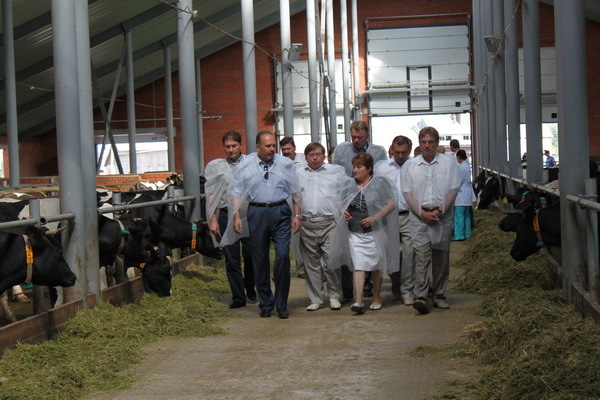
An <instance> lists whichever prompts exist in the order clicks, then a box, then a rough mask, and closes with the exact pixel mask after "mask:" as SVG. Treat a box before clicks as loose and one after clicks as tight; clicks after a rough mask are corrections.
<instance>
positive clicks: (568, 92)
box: [527, 0, 589, 300]
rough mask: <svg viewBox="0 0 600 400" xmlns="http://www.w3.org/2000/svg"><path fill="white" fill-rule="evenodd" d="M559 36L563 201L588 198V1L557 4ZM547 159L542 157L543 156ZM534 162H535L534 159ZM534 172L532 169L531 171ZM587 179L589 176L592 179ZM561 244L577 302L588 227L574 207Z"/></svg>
mask: <svg viewBox="0 0 600 400" xmlns="http://www.w3.org/2000/svg"><path fill="white" fill-rule="evenodd" d="M554 21H555V29H554V31H555V35H556V40H555V41H556V59H557V60H559V61H558V62H557V69H556V77H557V93H558V109H559V115H558V144H559V152H560V155H561V163H560V172H559V173H560V179H559V184H560V189H561V194H562V195H561V200H563V198H564V197H566V196H567V195H570V194H575V193H584V192H585V187H584V183H583V181H582V179H581V171H588V169H589V165H588V157H587V155H588V154H589V144H588V143H589V142H588V101H587V96H585V95H582V94H585V93H587V91H588V87H587V67H586V35H585V26H586V20H585V15H584V2H583V0H557V1H555V2H554ZM540 157H541V151H540ZM528 158H529V156H528ZM527 168H529V163H528V165H527ZM586 175H587V173H586ZM560 213H561V214H560V216H561V224H562V229H561V240H562V243H563V246H564V247H567V248H569V251H568V252H563V254H562V265H563V290H564V291H565V292H566V295H567V298H568V299H569V300H572V297H573V296H572V286H573V285H572V283H577V284H580V285H581V286H584V283H583V279H584V277H585V276H587V275H588V273H587V271H586V265H585V262H586V260H585V256H584V255H585V253H586V243H585V242H583V241H581V240H578V234H579V229H580V227H582V226H583V225H584V224H585V218H586V216H585V213H584V212H583V211H582V210H581V209H579V208H577V207H575V206H574V205H570V206H563V207H561V209H560Z"/></svg>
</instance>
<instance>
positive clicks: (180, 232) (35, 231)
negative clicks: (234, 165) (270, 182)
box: [0, 189, 221, 318]
mask: <svg viewBox="0 0 600 400" xmlns="http://www.w3.org/2000/svg"><path fill="white" fill-rule="evenodd" d="M165 197H166V190H164V189H162V190H151V191H143V192H139V193H135V192H126V193H125V192H124V193H122V194H121V200H120V201H121V203H128V204H137V203H143V202H148V201H154V200H160V199H163V198H165ZM2 200H5V199H2ZM2 200H0V222H8V221H15V220H19V219H22V218H23V217H25V216H28V215H23V214H28V211H27V212H26V211H25V209H26V208H28V204H29V201H28V200H8V201H6V200H5V201H2ZM58 202H59V199H58V198H42V199H40V204H42V206H41V208H42V209H43V208H44V207H46V208H47V205H48V204H50V203H54V204H58ZM108 204H109V203H106V200H105V199H103V200H102V201H101V200H100V197H99V204H98V206H99V207H103V206H104V207H105V206H106V205H108ZM55 207H56V206H55ZM180 210H181V208H180ZM56 214H58V212H57V213H56ZM43 215H51V214H43ZM106 215H107V214H98V247H99V256H100V267H107V266H112V265H114V264H115V260H116V258H117V256H119V257H120V258H121V259H122V260H123V264H124V266H125V268H129V267H135V268H139V270H140V271H141V273H142V276H143V279H144V285H145V286H146V288H147V289H149V290H150V291H152V292H154V293H156V294H157V295H158V296H169V295H170V294H171V261H170V259H171V257H170V256H171V249H174V248H181V249H190V250H191V251H196V252H199V253H201V254H203V255H205V256H208V257H212V258H217V259H219V258H221V250H220V249H219V248H215V247H214V245H213V241H212V239H211V237H210V232H209V230H208V225H207V223H206V222H205V221H204V220H203V219H201V220H199V221H195V222H188V221H187V220H185V219H184V218H183V217H182V215H181V211H180V212H174V211H172V210H171V207H169V206H168V205H154V206H149V207H144V208H136V209H132V210H128V211H126V212H123V213H119V214H117V213H114V214H112V215H114V217H113V218H110V217H108V216H106ZM60 230H62V229H48V228H47V227H37V226H27V227H17V228H11V229H7V230H0V293H4V292H5V291H7V290H8V289H10V288H11V287H13V286H15V285H20V284H23V283H29V282H31V283H33V284H34V285H37V286H48V287H57V286H62V287H69V286H73V285H74V284H75V280H76V276H75V274H74V273H73V272H72V269H71V268H70V267H69V265H68V264H67V262H66V261H65V259H64V257H63V249H62V246H61V242H60V236H59V235H58V233H59V231H60ZM51 293H52V292H51ZM5 312H6V311H5ZM13 318H14V317H13Z"/></svg>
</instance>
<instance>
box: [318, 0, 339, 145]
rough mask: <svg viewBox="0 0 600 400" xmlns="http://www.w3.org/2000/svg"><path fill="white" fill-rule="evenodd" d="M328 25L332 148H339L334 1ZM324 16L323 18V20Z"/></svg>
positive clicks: (329, 1)
mask: <svg viewBox="0 0 600 400" xmlns="http://www.w3.org/2000/svg"><path fill="white" fill-rule="evenodd" d="M326 6H327V8H326V12H325V13H326V14H327V15H326V16H325V18H326V25H327V77H328V81H329V82H328V87H329V126H330V132H331V133H330V138H329V141H330V146H331V147H335V146H337V132H338V129H337V105H336V91H335V31H334V24H333V0H326ZM322 17H323V16H321V18H322Z"/></svg>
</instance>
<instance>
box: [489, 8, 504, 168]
mask: <svg viewBox="0 0 600 400" xmlns="http://www.w3.org/2000/svg"><path fill="white" fill-rule="evenodd" d="M503 1H504V0H494V3H493V17H494V37H496V38H498V39H501V38H502V37H503V35H504V7H503ZM504 60H505V58H504V45H503V44H501V46H500V49H498V52H497V53H496V58H495V62H494V94H495V99H494V103H495V106H496V108H495V110H494V116H495V122H496V126H495V128H496V129H495V131H496V151H495V154H496V162H497V165H498V171H502V172H508V163H507V161H508V152H507V138H506V76H505V74H506V69H505V67H504Z"/></svg>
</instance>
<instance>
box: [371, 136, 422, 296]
mask: <svg viewBox="0 0 600 400" xmlns="http://www.w3.org/2000/svg"><path fill="white" fill-rule="evenodd" d="M390 148H391V152H392V157H391V158H390V159H389V160H383V161H379V162H378V163H377V164H375V176H385V177H387V178H389V179H390V181H392V182H393V183H394V185H395V186H396V189H398V204H397V207H398V225H399V227H400V255H401V257H400V271H398V272H394V273H393V274H391V275H390V279H391V280H392V295H393V296H394V298H395V299H396V300H402V301H403V302H404V305H405V306H412V305H413V303H414V300H413V299H414V293H413V289H414V284H415V282H414V272H415V271H414V270H415V264H414V257H413V244H412V238H411V236H410V228H409V220H410V216H409V208H408V204H406V200H404V196H403V195H402V182H401V179H400V171H401V170H402V167H403V166H404V164H405V163H406V161H408V160H409V159H410V152H411V150H412V141H411V140H410V139H409V138H407V137H406V136H402V135H400V136H396V137H395V138H394V140H393V141H392V145H391V147H390Z"/></svg>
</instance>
